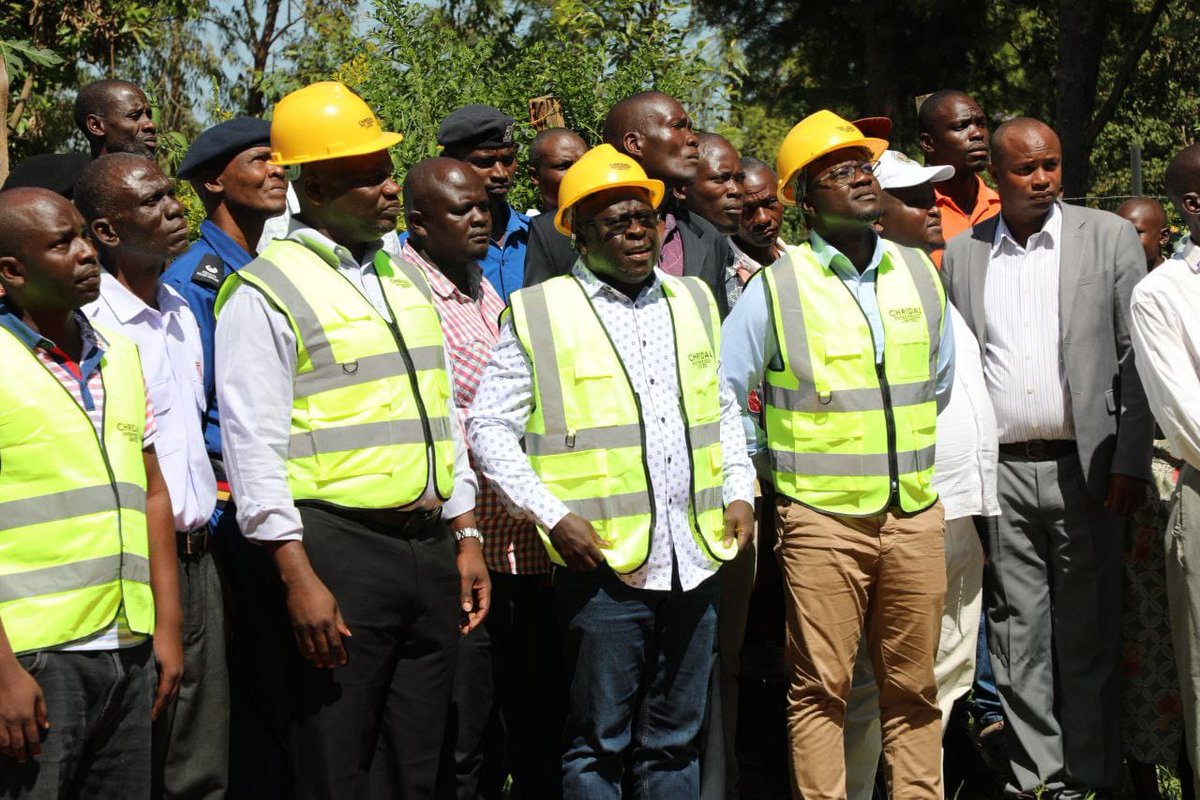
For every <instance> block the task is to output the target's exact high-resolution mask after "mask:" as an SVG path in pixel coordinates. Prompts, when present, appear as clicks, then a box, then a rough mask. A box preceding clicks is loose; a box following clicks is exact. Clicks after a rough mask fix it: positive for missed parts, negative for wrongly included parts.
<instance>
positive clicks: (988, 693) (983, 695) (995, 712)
mask: <svg viewBox="0 0 1200 800" xmlns="http://www.w3.org/2000/svg"><path fill="white" fill-rule="evenodd" d="M971 713H972V714H973V715H974V717H975V721H976V723H978V725H979V727H980V728H986V727H987V726H988V725H991V724H992V723H993V722H999V721H1000V720H1002V719H1004V712H1003V711H1001V709H1000V695H999V694H997V693H996V676H995V675H993V674H992V656H991V654H990V653H988V642H987V612H986V611H984V612H982V613H980V615H979V644H978V646H977V647H976V650H975V685H974V686H973V687H971Z"/></svg>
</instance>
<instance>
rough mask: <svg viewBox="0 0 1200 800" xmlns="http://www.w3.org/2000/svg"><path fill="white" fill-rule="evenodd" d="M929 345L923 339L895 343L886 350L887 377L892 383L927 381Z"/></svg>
mask: <svg viewBox="0 0 1200 800" xmlns="http://www.w3.org/2000/svg"><path fill="white" fill-rule="evenodd" d="M929 369H930V368H929V343H928V342H926V341H925V340H924V339H918V340H915V341H903V340H901V341H895V342H893V343H892V344H891V346H889V347H888V348H887V377H888V381H890V382H892V383H909V382H914V381H921V380H927V379H928V378H929V377H930V376H929Z"/></svg>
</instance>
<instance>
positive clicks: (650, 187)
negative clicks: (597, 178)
mask: <svg viewBox="0 0 1200 800" xmlns="http://www.w3.org/2000/svg"><path fill="white" fill-rule="evenodd" d="M623 186H636V187H637V188H639V189H645V190H646V191H648V192H650V205H652V206H654V207H655V208H658V207H659V205H661V204H662V201H663V197H664V196H665V195H666V193H667V187H666V185H665V184H664V183H663V182H662V181H660V180H655V179H654V178H647V179H646V180H644V181H620V182H618V183H606V184H604V185H603V186H597V187H596V188H595V189H594V190H592V191H590V192H587V193H585V194H581V195H580V196H579V197H576V198H575V199H574V200H573V201H572V202H571V204H570V205H567V206H562V207H560V208H559V209H558V211H556V212H554V227H555V228H556V229H557V230H558V232H559V233H561V234H562V235H563V236H570V235H571V234H572V233H573V231H572V230H571V226H570V225H568V224H567V219H566V213H567V212H568V211H570V210H571V209H572V208H574V207H575V206H577V205H579V202H580V201H581V200H584V199H585V198H588V197H591V196H592V195H594V194H598V193H600V192H607V191H608V190H610V189H620V188H621V187H623Z"/></svg>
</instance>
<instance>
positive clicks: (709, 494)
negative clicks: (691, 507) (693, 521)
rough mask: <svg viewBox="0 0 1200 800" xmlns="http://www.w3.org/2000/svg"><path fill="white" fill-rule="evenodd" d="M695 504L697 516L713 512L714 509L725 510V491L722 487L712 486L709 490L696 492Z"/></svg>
mask: <svg viewBox="0 0 1200 800" xmlns="http://www.w3.org/2000/svg"><path fill="white" fill-rule="evenodd" d="M695 503H696V513H697V514H703V513H704V512H705V511H712V510H713V509H714V508H724V507H725V491H724V489H722V488H721V487H720V486H710V487H709V488H707V489H701V490H700V491H698V492H696V497H695Z"/></svg>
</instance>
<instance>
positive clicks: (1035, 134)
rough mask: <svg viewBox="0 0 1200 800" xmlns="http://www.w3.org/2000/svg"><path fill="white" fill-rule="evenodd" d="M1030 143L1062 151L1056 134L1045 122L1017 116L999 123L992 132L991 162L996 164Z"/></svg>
mask: <svg viewBox="0 0 1200 800" xmlns="http://www.w3.org/2000/svg"><path fill="white" fill-rule="evenodd" d="M1032 143H1040V144H1041V145H1042V146H1044V147H1048V148H1049V147H1052V148H1053V149H1054V150H1056V151H1057V152H1059V153H1062V143H1061V142H1059V140H1058V134H1057V133H1055V132H1054V129H1053V128H1051V127H1050V126H1049V125H1047V124H1046V123H1044V122H1042V121H1041V120H1040V119H1034V118H1033V117H1017V118H1016V119H1010V120H1009V121H1008V122H1004V123H1001V125H1000V127H998V128H996V130H995V132H993V133H992V163H993V164H997V163H999V162H1002V160H1003V159H1004V158H1006V157H1008V156H1010V155H1012V154H1013V153H1015V152H1017V151H1020V150H1022V149H1023V148H1025V147H1026V146H1027V145H1029V144H1032Z"/></svg>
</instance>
